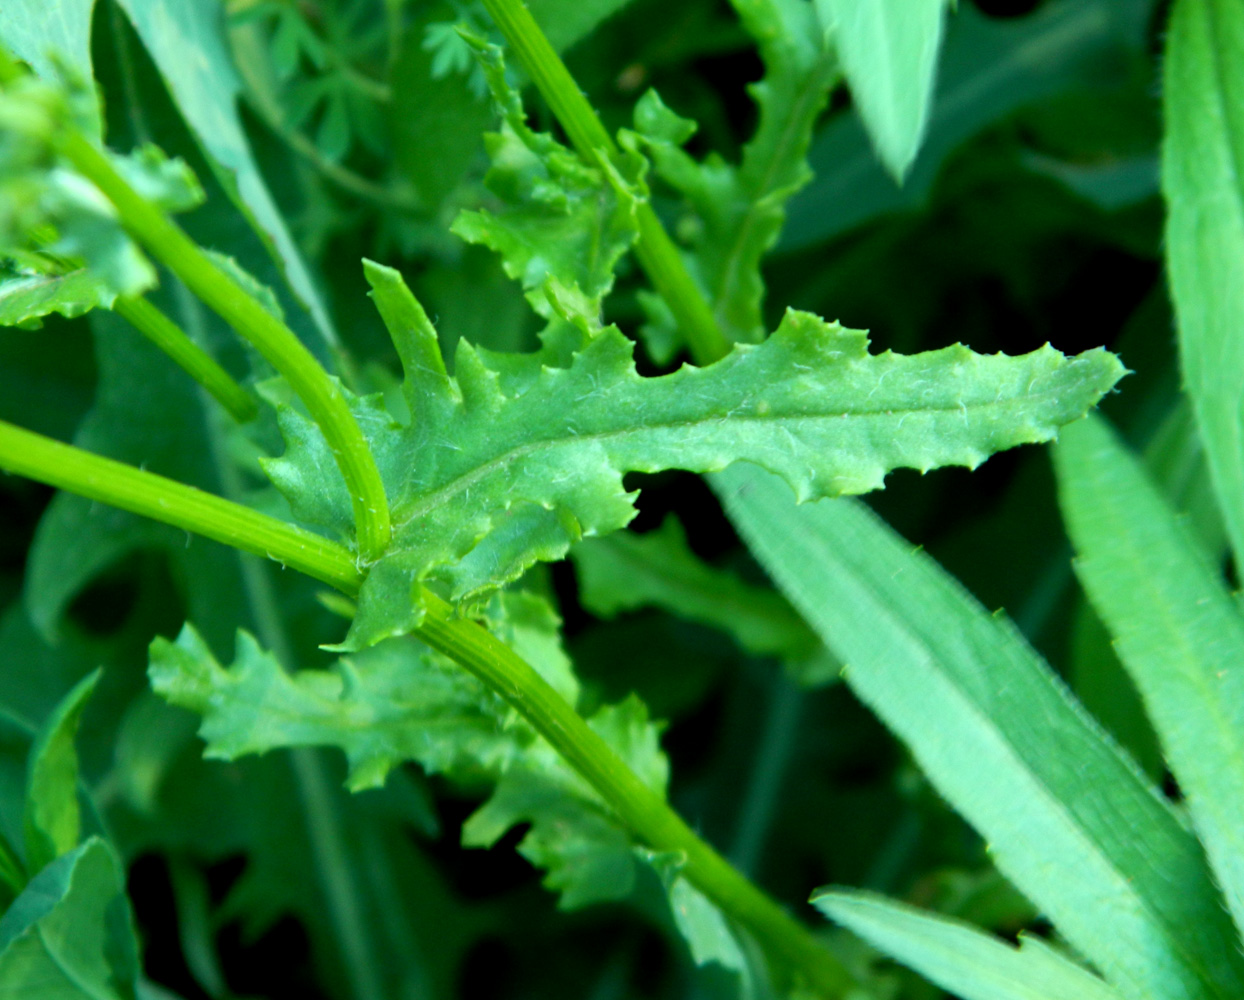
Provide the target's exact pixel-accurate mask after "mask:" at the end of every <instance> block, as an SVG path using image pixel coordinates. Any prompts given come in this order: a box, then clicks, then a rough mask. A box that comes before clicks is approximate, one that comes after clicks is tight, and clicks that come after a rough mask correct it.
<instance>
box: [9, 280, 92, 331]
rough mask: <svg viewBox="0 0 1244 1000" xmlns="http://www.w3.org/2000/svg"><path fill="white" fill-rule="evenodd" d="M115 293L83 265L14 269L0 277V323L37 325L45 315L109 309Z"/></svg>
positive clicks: (63, 314)
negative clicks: (64, 269)
mask: <svg viewBox="0 0 1244 1000" xmlns="http://www.w3.org/2000/svg"><path fill="white" fill-rule="evenodd" d="M115 301H116V295H115V294H113V292H112V291H111V290H110V289H109V288H108V287H107V286H106V285H105V284H103V282H101V281H100V280H99V278H98V277H96V276H95V275H94V274H92V273H91V272H90V271H88V270H87V269H86V268H84V267H83V268H78V269H77V270H74V271H70V272H69V273H68V274H61V275H51V274H41V273H40V272H38V271H25V270H18V269H14V270H13V271H12V272H11V273H9V274H6V275H5V276H4V277H3V278H0V326H22V327H25V328H27V329H35V330H37V329H39V327H41V326H42V325H43V323H42V320H43V317H44V316H48V315H50V314H52V313H59V314H60V315H61V316H64V317H66V318H68V319H73V318H74V317H75V316H81V315H83V314H84V313H87V312H90V311H91V310H92V309H95V308H100V307H102V308H104V309H109V308H111V307H112V303H113V302H115Z"/></svg>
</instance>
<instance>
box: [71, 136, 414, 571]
mask: <svg viewBox="0 0 1244 1000" xmlns="http://www.w3.org/2000/svg"><path fill="white" fill-rule="evenodd" d="M61 151H62V152H63V153H64V155H65V157H66V158H67V159H68V160H69V161H70V162H71V163H72V164H73V166H74V167H75V168H76V169H77V170H78V172H79V173H81V174H82V175H83V176H84V177H86V178H87V179H88V180H90V181H91V182H92V183H93V184H94V185H95V186H96V187H97V188H99V190H100V191H101V192H102V193H103V194H104V196H105V197H107V198H108V200H109V201H111V202H112V204H113V205H114V206H115V207H116V209H117V212H118V214H119V215H120V219H121V224H122V225H123V226H124V227H125V229H126V231H127V232H129V233H130V235H131V236H133V237H134V238H135V239H136V240H138V241H139V242H140V243H141V244H142V245H143V246H144V247H145V248H146V249H147V250H148V251H150V253H151V254H152V255H153V256H154V257H156V258H157V259H158V260H159V261H160V262H161V263H163V264H164V265H165V266H166V267H168V269H169V270H170V271H172V272H173V273H174V274H175V275H177V277H178V278H180V279H181V280H182V282H184V283H185V285H186V287H187V288H189V289H190V290H191V291H192V292H194V294H195V295H196V296H198V297H199V298H200V299H201V300H202V301H203V302H205V303H206V304H207V305H208V306H209V307H210V308H211V309H212V310H214V311H215V312H216V313H217V314H219V315H220V317H221V318H222V319H224V320H225V321H226V322H227V323H228V324H229V325H230V326H232V327H233V328H234V329H235V330H236V331H237V332H238V333H239V334H240V335H241V336H243V337H245V338H246V339H247V340H249V341H250V342H251V343H252V344H253V345H254V346H255V348H256V349H257V350H258V351H259V353H260V354H262V355H263V356H264V358H265V359H267V361H268V362H269V363H270V364H271V365H272V366H273V367H274V368H276V370H277V371H279V372H280V373H281V374H282V375H284V376H285V378H286V379H287V380H288V381H289V384H290V386H291V388H292V389H293V390H294V392H295V393H296V394H297V395H298V398H299V399H301V400H302V402H303V404H304V405H305V406H306V407H307V410H308V411H309V412H310V414H311V417H312V419H314V420H315V422H316V423H317V424H318V425H319V426H320V428H321V429H322V430H323V432H324V437H325V439H326V440H327V441H328V444H329V447H330V448H331V449H332V452H333V457H334V458H335V459H336V462H337V465H338V467H339V468H340V469H341V473H342V475H343V476H344V477H345V480H346V484H347V485H348V487H349V490H350V499H351V503H352V506H353V510H354V521H355V526H356V529H357V533H358V544H359V554H360V555H361V557H362V558H363V560H364V561H365V562H372V561H374V560H376V559H378V558H379V557H380V555H381V554H382V553H383V552H384V550H385V547H386V546H387V545H388V543H389V537H390V535H391V533H392V527H391V525H390V522H389V503H388V499H387V497H386V496H385V491H384V483H383V482H382V480H381V478H380V471H379V469H377V468H376V461H375V458H374V457H373V456H372V453H371V448H370V447H369V446H368V444H367V439H366V438H365V437H364V436H363V432H362V430H361V429H360V428H359V425H358V422H357V421H356V420H355V419H354V414H353V413H351V412H350V407H349V405H348V404H347V403H346V399H345V396H344V395H343V394H342V392H341V388H340V386H339V385H338V384H337V383H336V382H335V381H334V380H333V379H332V378H331V377H330V376H329V375H328V373H327V372H326V371H325V370H324V369H323V367H321V365H320V363H319V362H318V361H317V360H316V359H315V357H314V356H313V355H312V354H311V352H310V351H308V350H307V348H306V347H305V346H303V344H302V342H301V341H300V340H299V339H298V337H297V336H296V335H295V334H294V332H293V331H292V330H290V329H289V327H287V326H286V325H285V324H284V323H282V322H281V321H280V320H279V319H277V318H276V317H275V316H273V315H272V314H271V313H270V312H268V310H267V309H265V308H264V306H263V305H262V304H261V303H260V302H259V301H258V300H256V299H255V298H254V296H252V295H251V294H250V293H249V292H247V291H246V290H245V289H244V288H243V287H242V286H241V285H239V284H238V283H237V281H235V280H234V279H233V278H232V277H230V276H229V275H228V274H226V273H225V272H224V271H223V270H222V269H221V268H219V267H218V266H217V265H216V264H215V263H213V262H212V260H211V259H210V258H209V257H208V256H207V255H206V254H205V253H204V252H203V251H202V250H201V249H200V248H199V246H198V244H197V243H195V242H194V241H193V240H192V239H191V238H190V237H189V236H187V235H186V233H185V231H184V230H182V228H181V227H180V226H178V225H177V224H176V223H174V222H173V221H172V220H171V219H170V218H169V217H168V216H167V215H166V214H165V213H164V212H162V211H161V210H160V209H159V208H157V207H156V206H155V205H153V204H152V203H151V202H149V201H148V200H147V199H145V198H143V197H142V196H141V195H140V194H138V192H136V191H135V190H134V189H133V188H132V187H131V186H130V185H129V183H128V182H127V181H126V180H125V179H124V178H123V177H122V176H121V175H120V174H119V173H118V172H117V171H116V170H115V169H114V168H113V166H112V164H111V163H109V162H108V159H107V158H106V157H105V156H104V154H103V153H102V152H100V150H98V149H97V148H96V147H95V146H94V145H92V144H91V143H90V142H89V141H88V140H87V139H86V137H85V136H83V135H82V134H81V133H80V132H77V131H72V132H69V133H67V134H66V135H64V136H63V137H62V138H61Z"/></svg>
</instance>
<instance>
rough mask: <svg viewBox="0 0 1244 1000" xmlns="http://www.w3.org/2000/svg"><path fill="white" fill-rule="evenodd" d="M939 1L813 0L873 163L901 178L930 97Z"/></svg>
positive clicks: (920, 133)
mask: <svg viewBox="0 0 1244 1000" xmlns="http://www.w3.org/2000/svg"><path fill="white" fill-rule="evenodd" d="M945 6H946V0H890V2H888V3H868V2H863V3H861V2H860V0H816V9H817V12H818V13H819V14H820V16H821V21H822V24H823V25H824V27H825V30H826V31H827V32H828V33H829V34H830V36H831V38H832V40H833V44H834V48H835V49H837V51H838V55H839V58H841V59H842V68H843V69H844V70H845V71H846V74H847V80H848V81H849V82H850V84H851V95H852V96H853V97H854V98H855V104H856V107H858V108H859V111H860V116H861V117H862V118H863V119H864V124H865V126H866V127H867V128H868V132H869V134H870V135H871V136H872V140H873V145H874V146H876V148H877V154H878V155H879V156H880V157H881V161H882V162H883V163H884V164H885V165H886V167H887V169H889V171H890V173H891V174H893V175H894V176H895V177H896V178H899V179H902V177H903V175H904V174H906V173H907V169H908V168H909V167H910V166H911V161H912V160H914V159H915V158H916V151H917V150H918V149H919V148H920V140H921V139H922V138H923V137H924V129H925V125H926V123H927V122H928V118H929V104H930V103H931V102H932V99H933V76H934V70H935V69H936V67H937V53H938V49H939V48H940V47H941V41H942V20H943V13H944V8H945Z"/></svg>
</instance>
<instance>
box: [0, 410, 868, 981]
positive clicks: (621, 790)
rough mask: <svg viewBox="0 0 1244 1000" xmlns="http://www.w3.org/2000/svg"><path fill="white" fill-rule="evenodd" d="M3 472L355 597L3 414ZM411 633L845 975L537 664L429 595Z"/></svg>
mask: <svg viewBox="0 0 1244 1000" xmlns="http://www.w3.org/2000/svg"><path fill="white" fill-rule="evenodd" d="M0 468H4V469H7V470H9V471H11V472H16V473H19V474H21V475H24V476H27V477H29V478H31V479H35V480H38V481H40V482H44V483H48V484H50V485H52V486H57V487H60V488H61V489H66V490H69V491H70V492H73V493H78V494H80V495H82V496H86V497H90V498H91V499H94V500H100V501H103V502H104V503H109V504H112V505H113V506H116V507H120V508H122V509H123V510H128V511H131V512H133V513H136V514H142V515H144V516H147V517H151V518H154V519H155V520H158V521H163V522H165V523H167V524H173V525H176V526H177V527H180V528H184V529H186V530H187V531H194V532H196V533H198V534H201V535H204V536H206V537H208V538H213V539H215V540H216V541H220V542H224V543H226V544H228V545H232V546H234V547H235V548H239V549H242V550H243V551H246V552H252V553H254V554H256V555H263V556H267V557H268V558H269V559H274V560H276V561H278V562H281V563H282V564H284V565H288V566H293V567H294V568H295V569H298V570H301V571H302V572H304V573H306V574H307V575H308V576H312V577H314V578H315V579H317V580H321V581H323V582H325V583H328V584H330V585H331V586H333V587H336V588H337V589H338V590H341V591H342V592H344V593H346V594H348V595H350V596H354V595H356V594H357V593H358V589H359V586H360V585H361V583H362V580H363V574H362V572H361V571H360V570H359V569H358V567H357V566H356V565H355V562H354V560H353V558H352V557H351V555H350V552H349V551H348V550H347V549H345V548H344V547H342V546H340V545H337V544H335V543H334V542H331V541H329V540H328V539H326V538H321V537H320V536H318V535H314V534H312V533H311V532H308V531H304V530H303V529H301V528H297V527H294V526H292V525H288V524H285V523H284V522H282V521H278V520H276V519H275V518H271V517H268V516H267V515H265V514H260V513H259V512H258V511H254V510H251V509H250V508H249V507H244V506H242V505H241V504H235V503H232V502H230V501H228V500H223V499H221V498H219V497H214V496H211V495H209V494H206V493H203V492H202V491H200V490H197V489H194V488H193V487H189V486H184V485H182V484H181V483H176V482H173V481H172V480H169V479H165V478H164V477H162V476H157V475H155V474H154V473H150V472H143V471H141V470H139V469H134V468H131V467H130V466H127V465H124V464H122V463H120V462H114V461H112V460H111V459H106V458H100V457H99V456H96V455H91V454H89V453H86V452H83V451H82V450H81V449H78V448H74V447H72V446H70V445H65V444H61V443H59V442H56V441H51V440H49V439H48V438H45V437H43V436H41V435H39V434H34V433H31V432H30V431H25V430H21V429H19V428H17V427H13V426H12V425H11V424H6V423H3V422H0ZM421 596H422V600H423V602H424V606H425V607H426V608H427V609H428V613H427V617H426V618H425V620H424V623H423V625H421V626H420V628H419V629H418V631H417V633H416V634H417V636H418V637H419V638H420V639H421V640H423V642H425V643H427V644H428V645H429V646H431V647H432V648H433V649H436V650H438V651H439V652H441V653H444V654H445V655H447V656H449V657H450V658H452V659H453V660H455V661H456V662H457V663H459V664H460V665H461V666H463V667H465V668H466V669H467V670H469V671H470V672H471V673H473V674H474V675H475V676H476V677H478V678H479V679H480V680H482V681H483V682H484V683H485V684H487V685H488V686H489V687H490V688H491V689H492V690H494V691H496V692H497V693H498V694H500V695H501V696H502V697H503V698H505V700H506V701H507V702H509V704H511V705H512V706H514V708H515V709H516V710H517V711H519V712H520V713H521V714H522V716H523V717H524V718H525V719H526V720H527V721H528V722H530V723H531V725H532V726H533V727H534V728H535V729H536V731H537V732H538V733H540V735H541V736H543V737H544V738H545V739H546V740H547V741H548V742H549V744H550V745H551V746H552V747H553V749H554V750H556V751H557V752H558V753H559V754H561V755H562V757H564V758H565V759H566V761H567V762H568V763H569V764H570V765H571V766H572V767H573V768H574V769H575V770H576V771H577V772H578V773H579V774H580V775H582V777H583V778H584V779H585V780H586V781H587V782H588V783H589V784H590V785H591V786H592V787H593V788H594V789H595V790H596V791H597V792H598V793H599V794H600V795H601V797H602V798H603V799H604V801H605V802H606V803H608V804H609V807H610V808H611V809H612V810H613V811H614V812H615V813H616V814H617V815H618V818H619V819H621V820H622V822H623V823H625V824H626V825H627V826H628V827H629V828H630V829H631V830H632V831H633V832H634V833H635V835H636V836H637V837H638V838H639V839H640V840H642V841H644V842H645V843H647V844H648V846H649V847H651V848H653V849H654V850H657V851H676V852H678V853H680V854H682V855H683V856H684V857H685V858H686V864H685V866H684V868H683V874H684V875H685V876H686V877H687V878H688V879H689V880H690V882H691V883H692V884H693V885H695V886H696V887H697V888H699V889H700V891H702V892H703V893H704V894H705V895H707V896H708V897H709V898H710V899H711V900H712V901H713V902H714V903H716V904H717V905H718V906H719V907H721V909H722V910H724V911H725V912H726V913H727V914H729V915H730V917H732V918H733V919H734V920H736V921H737V922H739V923H740V924H742V925H743V926H745V927H746V928H747V929H748V930H749V931H750V932H751V933H752V934H753V935H754V936H755V937H756V939H757V940H758V941H759V942H760V943H761V945H762V946H764V948H765V949H766V951H768V952H769V954H770V955H771V956H773V957H774V958H776V959H778V960H780V961H781V962H783V963H784V964H785V965H787V966H789V967H790V968H791V969H792V971H794V972H795V973H797V974H798V975H799V976H801V977H802V978H803V979H805V980H806V981H807V982H808V983H809V984H810V985H812V986H813V987H814V988H816V989H817V990H818V991H819V992H821V993H823V994H824V995H826V996H842V995H843V994H845V993H846V992H847V991H848V989H850V987H851V986H852V985H853V980H852V978H851V976H850V974H849V973H848V972H847V970H846V969H845V968H844V967H843V966H842V964H841V963H840V962H839V961H838V960H837V959H836V958H835V957H834V956H833V955H831V954H830V952H829V951H827V950H826V949H825V948H823V947H822V946H821V945H820V944H819V943H818V942H817V940H816V939H815V938H814V937H813V936H812V934H811V933H810V932H809V931H808V930H807V929H805V928H804V927H803V926H802V925H801V924H799V922H798V921H796V920H795V919H793V918H792V917H791V916H789V915H788V914H787V913H786V912H785V911H784V910H783V909H782V908H781V907H780V906H778V905H777V903H775V902H774V901H773V900H772V899H770V898H769V897H768V896H766V895H765V894H764V893H763V892H761V891H760V890H759V889H757V888H756V887H755V886H754V885H753V884H752V883H751V882H749V881H748V880H747V879H746V878H745V877H744V876H743V875H741V874H739V872H738V871H736V870H735V869H734V868H732V867H731V866H730V864H729V862H727V861H726V860H725V859H724V858H722V857H721V855H719V854H718V853H717V852H716V851H714V850H713V849H712V848H711V847H710V846H709V845H708V844H706V843H705V842H704V841H703V840H701V839H700V838H699V837H698V836H697V835H696V834H695V832H694V831H693V830H692V829H691V828H690V827H689V826H687V824H686V823H685V822H683V820H682V819H681V818H680V817H679V816H678V815H677V813H675V812H674V811H673V810H672V809H671V808H670V807H669V805H668V804H667V803H666V802H665V801H664V800H663V799H661V797H660V796H658V795H657V794H655V793H654V792H653V791H652V790H651V789H649V788H648V786H647V785H645V784H644V783H643V782H642V781H640V780H639V778H638V777H636V775H635V773H634V772H633V771H631V769H630V768H629V767H627V765H626V764H625V762H623V761H622V759H621V758H619V757H618V756H617V754H615V753H614V752H613V750H612V749H611V748H610V747H609V745H608V744H607V743H605V741H604V740H602V739H601V738H600V737H599V736H598V735H597V734H596V733H595V732H594V731H593V730H592V729H590V728H589V727H588V725H587V724H586V723H585V722H584V721H583V719H582V718H581V717H580V716H579V715H578V713H576V712H575V710H574V708H572V707H571V705H570V704H569V703H568V702H566V700H565V699H564V698H562V696H561V695H559V694H558V693H557V692H556V691H555V690H554V689H553V688H552V687H551V686H550V685H549V684H548V682H547V681H545V680H544V679H543V678H542V677H541V676H540V675H539V674H538V673H537V672H536V671H535V669H534V668H533V667H532V666H531V665H530V664H528V663H527V662H526V661H525V660H523V659H521V658H520V657H519V656H518V654H516V653H515V652H514V651H513V650H512V649H510V648H509V647H508V646H507V645H505V644H504V643H502V642H501V641H500V640H498V639H497V638H495V637H494V636H493V635H491V634H490V633H489V632H487V631H486V630H485V629H484V628H482V627H481V626H480V625H478V624H476V623H475V622H472V621H468V620H466V619H463V618H457V617H455V616H454V615H453V610H452V608H451V607H450V605H449V604H447V603H446V602H445V601H443V600H441V599H440V598H438V597H436V596H435V595H433V594H431V593H429V592H427V591H425V592H423V594H422V595H421Z"/></svg>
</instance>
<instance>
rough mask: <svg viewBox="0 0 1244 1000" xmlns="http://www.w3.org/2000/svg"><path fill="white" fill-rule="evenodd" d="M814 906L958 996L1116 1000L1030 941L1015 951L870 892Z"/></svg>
mask: <svg viewBox="0 0 1244 1000" xmlns="http://www.w3.org/2000/svg"><path fill="white" fill-rule="evenodd" d="M812 905H814V906H815V907H816V908H817V909H819V910H820V911H821V912H822V913H824V914H825V915H826V916H827V917H831V918H832V919H834V920H835V921H837V922H838V923H840V924H842V925H843V926H844V927H847V928H849V929H850V930H852V931H854V932H855V933H856V934H858V935H859V936H860V937H862V938H864V939H865V940H866V941H868V942H870V943H871V944H872V945H874V946H875V947H877V948H880V949H881V950H882V951H884V952H885V953H886V954H888V955H891V956H893V957H894V958H896V959H898V960H899V961H900V962H902V963H903V964H904V965H909V966H911V968H913V969H915V970H916V971H917V972H919V973H920V974H921V975H922V976H924V977H925V978H926V979H929V980H930V981H932V982H934V983H937V984H938V985H939V986H941V987H942V988H943V989H945V990H947V991H948V992H950V993H954V994H955V995H956V996H959V997H962V998H963V1000H1118V996H1119V995H1118V994H1117V993H1116V992H1115V991H1114V990H1112V989H1111V988H1110V987H1109V986H1107V985H1106V984H1105V983H1103V982H1102V981H1101V980H1100V979H1098V978H1097V977H1096V976H1094V975H1093V974H1092V973H1091V972H1089V971H1088V970H1087V969H1084V968H1082V967H1081V966H1079V965H1076V964H1075V963H1074V962H1072V961H1071V960H1070V959H1068V958H1065V957H1064V956H1062V955H1060V954H1059V953H1058V952H1056V951H1054V950H1053V949H1052V948H1050V947H1048V946H1047V945H1045V944H1042V943H1041V942H1040V941H1037V940H1034V939H1032V938H1023V939H1021V941H1020V946H1019V948H1012V947H1011V946H1010V945H1008V944H1005V943H1003V942H1002V941H999V940H998V939H997V938H995V937H993V936H991V935H989V934H986V933H985V932H983V931H981V930H980V929H978V928H976V927H973V926H972V925H971V924H965V923H962V922H961V921H958V920H951V919H950V918H948V917H943V916H940V915H939V914H934V913H922V912H921V911H920V910H917V909H914V908H913V907H910V906H903V905H901V904H899V903H895V902H892V901H890V900H887V899H885V898H884V897H882V896H875V895H873V894H872V893H868V892H822V893H818V894H816V895H814V896H813V897H812Z"/></svg>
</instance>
